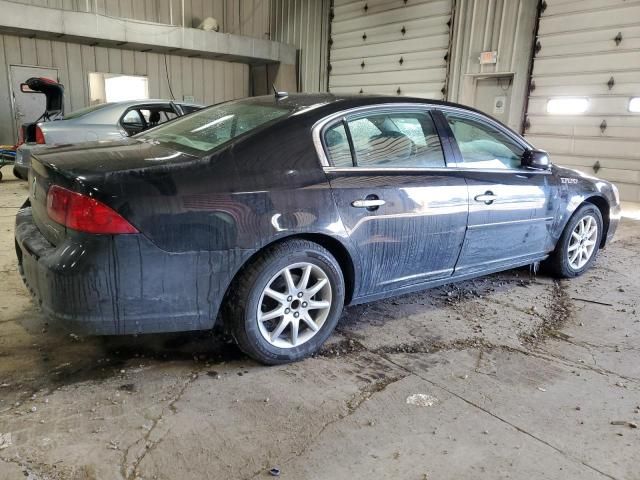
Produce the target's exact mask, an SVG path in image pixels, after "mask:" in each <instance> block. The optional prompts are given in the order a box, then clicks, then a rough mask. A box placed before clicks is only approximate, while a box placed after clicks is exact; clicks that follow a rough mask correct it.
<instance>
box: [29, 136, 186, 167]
mask: <svg viewBox="0 0 640 480" xmlns="http://www.w3.org/2000/svg"><path fill="white" fill-rule="evenodd" d="M35 158H36V159H37V160H38V161H39V162H41V163H44V164H46V165H49V166H51V167H53V168H54V169H56V170H58V171H61V172H65V173H67V174H70V175H72V176H90V175H92V174H98V175H100V174H105V173H113V172H119V171H128V170H138V169H142V168H148V167H160V166H167V165H171V164H182V163H185V162H186V161H189V160H195V159H197V157H194V156H192V155H188V154H186V153H182V152H178V151H176V150H173V149H171V148H169V147H166V146H163V145H156V144H153V143H146V142H142V141H140V140H136V139H127V140H123V141H115V142H104V141H103V142H89V143H83V144H78V145H61V146H58V147H53V148H47V149H46V150H43V151H41V152H38V153H37V154H35Z"/></svg>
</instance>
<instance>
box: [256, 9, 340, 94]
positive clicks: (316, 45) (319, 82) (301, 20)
mask: <svg viewBox="0 0 640 480" xmlns="http://www.w3.org/2000/svg"><path fill="white" fill-rule="evenodd" d="M330 3H331V2H330V0H313V1H307V0H272V1H271V9H270V19H271V21H270V23H269V24H268V25H266V26H267V27H268V30H265V31H268V32H269V33H270V39H271V40H275V41H278V42H283V43H288V44H290V45H295V46H296V48H297V49H298V59H299V61H298V65H297V73H296V84H297V85H296V86H297V90H299V91H302V92H326V91H327V78H328V73H327V54H328V41H329V7H330ZM256 18H259V16H257V17H256ZM265 71H268V69H266V70H265ZM278 87H279V88H284V87H283V86H278Z"/></svg>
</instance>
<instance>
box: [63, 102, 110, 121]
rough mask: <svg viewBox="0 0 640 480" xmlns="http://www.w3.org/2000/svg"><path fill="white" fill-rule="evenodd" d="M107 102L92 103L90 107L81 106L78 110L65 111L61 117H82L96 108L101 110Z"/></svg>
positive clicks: (67, 118) (66, 118)
mask: <svg viewBox="0 0 640 480" xmlns="http://www.w3.org/2000/svg"><path fill="white" fill-rule="evenodd" d="M108 105H109V104H108V103H101V104H100V105H92V106H91V107H86V108H81V109H79V110H74V111H73V112H71V113H67V114H66V115H65V116H64V117H63V118H64V120H71V119H72V118H78V117H82V116H83V115H86V114H87V113H91V112H95V111H96V110H101V109H103V108H104V107H106V106H108Z"/></svg>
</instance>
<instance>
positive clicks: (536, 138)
mask: <svg viewBox="0 0 640 480" xmlns="http://www.w3.org/2000/svg"><path fill="white" fill-rule="evenodd" d="M528 138H529V140H530V141H531V142H533V143H534V144H535V145H537V146H540V147H542V148H543V149H545V150H548V151H549V152H551V153H552V154H554V153H556V154H565V155H572V154H573V155H585V156H591V157H597V158H598V159H599V158H601V157H616V158H628V159H630V160H640V139H639V140H637V141H634V140H629V139H623V138H604V137H573V138H568V137H561V136H551V135H549V136H545V135H530V136H529V137H528ZM600 163H602V162H600Z"/></svg>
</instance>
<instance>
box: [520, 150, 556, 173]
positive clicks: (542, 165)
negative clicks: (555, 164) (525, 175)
mask: <svg viewBox="0 0 640 480" xmlns="http://www.w3.org/2000/svg"><path fill="white" fill-rule="evenodd" d="M522 166H523V167H524V168H531V169H533V170H549V168H550V167H551V161H550V160H549V154H548V153H547V152H545V151H544V150H527V151H526V152H524V155H522Z"/></svg>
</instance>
